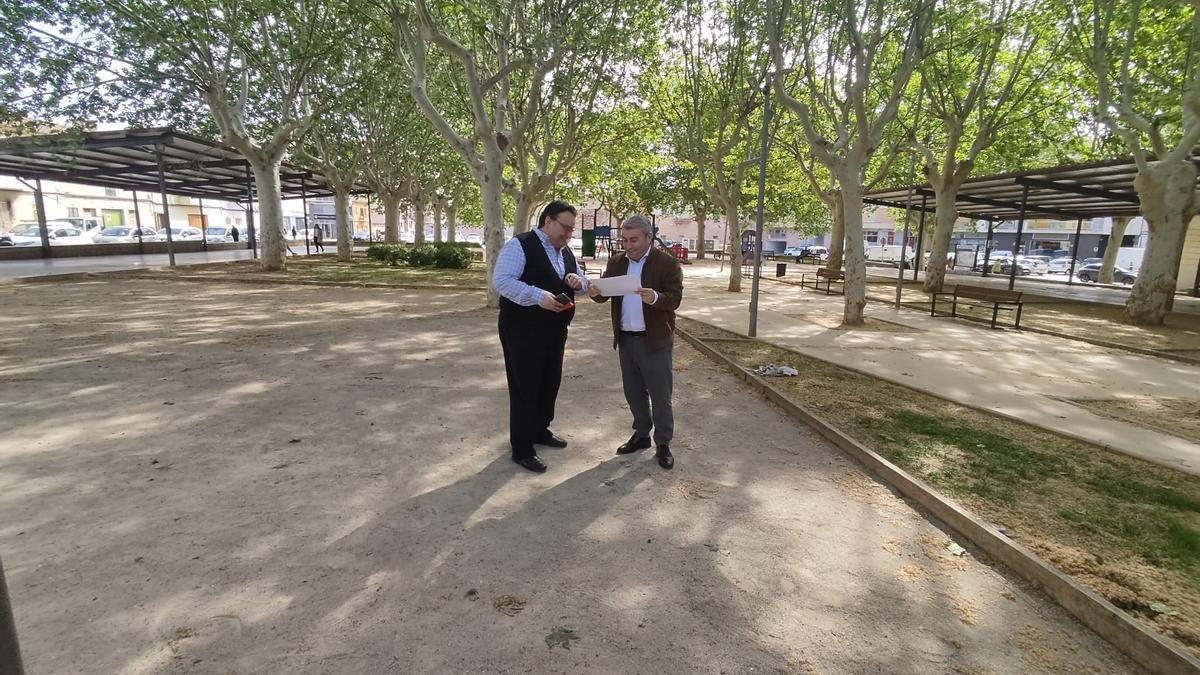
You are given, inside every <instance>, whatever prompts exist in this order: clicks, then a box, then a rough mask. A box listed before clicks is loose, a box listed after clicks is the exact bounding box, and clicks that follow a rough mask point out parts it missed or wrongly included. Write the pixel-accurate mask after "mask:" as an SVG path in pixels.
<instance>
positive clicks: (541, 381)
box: [500, 317, 567, 459]
mask: <svg viewBox="0 0 1200 675" xmlns="http://www.w3.org/2000/svg"><path fill="white" fill-rule="evenodd" d="M566 345H567V327H566V326H554V325H529V324H526V323H524V322H522V321H520V320H515V319H511V318H506V317H501V318H500V346H501V347H503V348H504V372H505V374H506V375H507V376H508V440H509V442H510V443H511V444H512V454H513V459H523V458H525V457H529V456H531V455H533V454H534V450H533V443H534V441H537V440H539V439H541V437H542V436H543V435H544V434H545V433H546V430H547V429H549V428H550V422H552V421H553V420H554V402H555V400H557V399H558V387H559V384H561V383H562V364H563V350H564V349H565V348H566Z"/></svg>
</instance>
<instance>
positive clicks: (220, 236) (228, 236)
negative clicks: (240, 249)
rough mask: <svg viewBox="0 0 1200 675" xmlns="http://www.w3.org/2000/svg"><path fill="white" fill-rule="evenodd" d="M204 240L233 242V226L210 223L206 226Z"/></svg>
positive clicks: (211, 242) (224, 242)
mask: <svg viewBox="0 0 1200 675" xmlns="http://www.w3.org/2000/svg"><path fill="white" fill-rule="evenodd" d="M204 240H205V241H207V242H208V243H210V244H232V243H233V228H232V227H229V226H227V225H209V226H208V227H206V228H204Z"/></svg>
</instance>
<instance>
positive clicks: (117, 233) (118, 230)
mask: <svg viewBox="0 0 1200 675" xmlns="http://www.w3.org/2000/svg"><path fill="white" fill-rule="evenodd" d="M157 240H158V233H156V232H155V231H154V230H151V229H150V228H146V227H143V228H142V237H141V240H140V241H157ZM138 241H139V239H138V229H137V228H136V227H106V228H104V229H103V230H101V231H100V232H98V233H96V234H94V235H92V243H95V244H136V243H138Z"/></svg>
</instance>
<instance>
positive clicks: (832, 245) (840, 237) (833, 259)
mask: <svg viewBox="0 0 1200 675" xmlns="http://www.w3.org/2000/svg"><path fill="white" fill-rule="evenodd" d="M830 210H831V211H832V214H831V215H832V219H833V227H832V229H831V230H830V233H829V257H828V258H826V259H825V267H826V268H828V269H831V270H840V269H842V262H843V258H844V256H845V250H846V205H845V204H843V203H842V194H841V192H835V193H834V199H833V204H831V205H830Z"/></svg>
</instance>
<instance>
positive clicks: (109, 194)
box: [104, 188, 117, 197]
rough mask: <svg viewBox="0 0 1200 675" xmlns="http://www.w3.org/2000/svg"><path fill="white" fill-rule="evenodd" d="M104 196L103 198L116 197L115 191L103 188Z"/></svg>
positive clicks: (114, 189)
mask: <svg viewBox="0 0 1200 675" xmlns="http://www.w3.org/2000/svg"><path fill="white" fill-rule="evenodd" d="M104 196H105V197H116V196H117V189H116V188H104Z"/></svg>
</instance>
